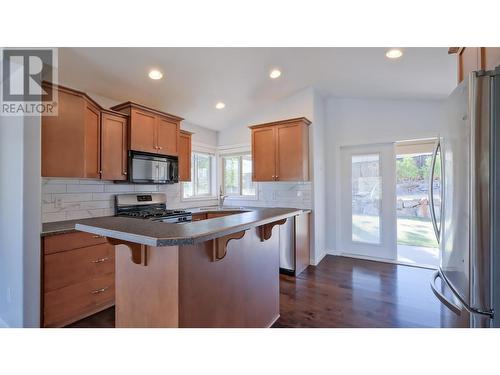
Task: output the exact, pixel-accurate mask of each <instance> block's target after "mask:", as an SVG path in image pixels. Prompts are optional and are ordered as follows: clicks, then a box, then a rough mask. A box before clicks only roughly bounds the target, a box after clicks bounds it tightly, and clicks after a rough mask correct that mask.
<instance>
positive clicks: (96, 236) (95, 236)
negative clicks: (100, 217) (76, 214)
mask: <svg viewBox="0 0 500 375" xmlns="http://www.w3.org/2000/svg"><path fill="white" fill-rule="evenodd" d="M92 238H104V236H99V235H98V234H96V235H94V236H92Z"/></svg>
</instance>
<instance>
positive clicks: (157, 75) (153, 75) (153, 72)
mask: <svg viewBox="0 0 500 375" xmlns="http://www.w3.org/2000/svg"><path fill="white" fill-rule="evenodd" d="M148 75H149V78H151V79H162V78H163V73H162V72H160V71H159V70H156V69H153V70H151V71H150V72H149V74H148Z"/></svg>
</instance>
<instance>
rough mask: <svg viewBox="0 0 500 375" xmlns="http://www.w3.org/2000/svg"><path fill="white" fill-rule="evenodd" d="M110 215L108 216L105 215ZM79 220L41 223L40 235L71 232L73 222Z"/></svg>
mask: <svg viewBox="0 0 500 375" xmlns="http://www.w3.org/2000/svg"><path fill="white" fill-rule="evenodd" d="M105 217H110V216H105ZM79 221H81V219H80V220H64V221H54V222H52V223H43V224H42V233H41V236H42V237H47V236H54V235H57V234H64V233H71V232H74V231H75V224H76V223H77V222H79Z"/></svg>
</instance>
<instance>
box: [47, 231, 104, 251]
mask: <svg viewBox="0 0 500 375" xmlns="http://www.w3.org/2000/svg"><path fill="white" fill-rule="evenodd" d="M105 242H106V238H104V237H102V236H97V235H95V234H90V233H85V232H74V233H65V234H58V235H54V236H47V237H45V238H44V254H45V255H47V254H52V253H57V252H60V251H65V250H72V249H78V248H80V247H86V246H92V245H98V244H101V243H105Z"/></svg>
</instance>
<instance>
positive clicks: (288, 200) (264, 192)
mask: <svg viewBox="0 0 500 375" xmlns="http://www.w3.org/2000/svg"><path fill="white" fill-rule="evenodd" d="M311 190H312V184H311V182H260V183H259V184H258V196H257V197H258V199H256V200H251V199H237V198H231V197H229V198H228V199H227V200H226V204H227V205H231V206H256V207H294V208H304V209H311V208H312V200H311Z"/></svg>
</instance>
